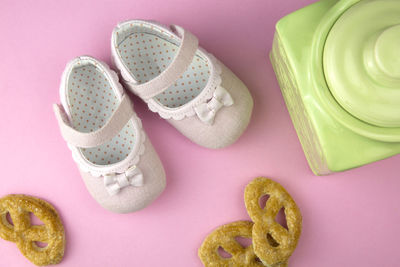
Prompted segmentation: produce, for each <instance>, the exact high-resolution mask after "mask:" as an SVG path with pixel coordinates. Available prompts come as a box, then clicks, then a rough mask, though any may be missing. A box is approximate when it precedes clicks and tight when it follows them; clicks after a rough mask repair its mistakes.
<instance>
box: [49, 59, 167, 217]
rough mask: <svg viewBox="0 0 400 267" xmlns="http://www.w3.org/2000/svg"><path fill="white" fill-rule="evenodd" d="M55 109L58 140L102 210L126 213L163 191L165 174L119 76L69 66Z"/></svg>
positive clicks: (100, 67)
mask: <svg viewBox="0 0 400 267" xmlns="http://www.w3.org/2000/svg"><path fill="white" fill-rule="evenodd" d="M60 98H61V105H57V104H54V112H55V114H56V117H57V120H58V124H59V126H60V130H61V134H62V136H63V138H64V139H65V141H66V142H67V143H68V147H69V148H70V149H71V150H72V156H73V159H74V160H75V161H76V163H77V165H78V167H79V170H80V173H81V175H82V178H83V181H84V182H85V184H86V187H87V189H88V191H89V192H90V194H91V195H92V196H93V198H94V199H95V200H96V201H97V202H99V204H100V205H101V206H103V207H104V208H106V209H108V210H110V211H112V212H116V213H128V212H133V211H137V210H139V209H142V208H144V207H146V206H147V205H148V204H150V203H151V202H152V201H153V200H154V199H155V198H157V197H158V196H159V195H160V194H161V192H162V191H163V190H164V188H165V184H166V182H165V172H164V168H163V166H162V163H161V161H160V159H159V157H158V155H157V153H156V151H155V150H154V148H153V146H152V144H151V142H150V140H149V138H148V137H147V136H146V134H145V132H144V130H143V129H142V124H141V121H140V119H139V118H138V117H137V116H136V113H135V112H134V110H133V107H132V104H131V102H130V100H129V96H128V95H127V94H126V93H124V90H123V88H122V86H121V85H120V84H119V82H118V76H117V75H116V73H115V72H113V71H112V70H110V69H109V67H108V66H107V65H106V64H105V63H102V62H100V61H98V60H96V59H94V58H92V57H89V56H81V57H78V58H75V59H73V60H72V61H71V62H70V63H68V65H67V67H66V69H65V71H64V73H63V76H62V80H61V86H60Z"/></svg>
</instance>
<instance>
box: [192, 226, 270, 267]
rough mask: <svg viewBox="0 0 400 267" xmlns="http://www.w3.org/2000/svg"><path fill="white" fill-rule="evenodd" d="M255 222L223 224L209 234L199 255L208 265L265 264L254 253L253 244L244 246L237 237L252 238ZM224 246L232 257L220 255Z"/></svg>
mask: <svg viewBox="0 0 400 267" xmlns="http://www.w3.org/2000/svg"><path fill="white" fill-rule="evenodd" d="M252 228H253V223H252V222H249V221H237V222H233V223H229V224H225V225H222V226H220V227H218V228H217V229H216V230H214V231H213V232H212V233H211V234H209V235H208V236H207V237H206V239H205V240H204V242H203V244H202V245H201V247H200V249H199V252H198V254H199V257H200V259H201V261H202V262H203V264H204V266H206V267H236V266H250V267H257V266H264V265H263V264H262V263H261V262H260V261H259V259H258V258H257V256H256V255H255V254H254V251H253V247H252V245H250V246H248V247H243V246H242V245H241V244H240V243H238V242H237V241H236V239H235V238H236V237H244V238H251V235H252ZM220 247H221V248H223V249H224V250H225V251H226V252H228V253H229V254H231V255H232V256H231V257H230V258H224V257H222V256H221V255H220V253H219V251H218V249H219V248H220Z"/></svg>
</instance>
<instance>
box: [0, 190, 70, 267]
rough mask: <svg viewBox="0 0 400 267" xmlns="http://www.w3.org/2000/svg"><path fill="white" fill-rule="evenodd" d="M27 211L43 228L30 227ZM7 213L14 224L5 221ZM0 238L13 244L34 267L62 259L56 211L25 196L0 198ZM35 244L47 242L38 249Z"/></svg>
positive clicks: (62, 244)
mask: <svg viewBox="0 0 400 267" xmlns="http://www.w3.org/2000/svg"><path fill="white" fill-rule="evenodd" d="M30 212H32V213H33V214H34V215H35V216H36V217H38V218H39V219H40V220H41V221H42V222H43V223H44V225H31V220H30V214H29V213H30ZM7 213H9V214H10V216H11V219H12V221H13V224H10V223H9V222H8V221H7ZM0 237H1V238H3V239H5V240H8V241H11V242H14V243H16V244H17V247H18V248H19V250H20V251H21V252H22V254H23V255H24V256H25V257H26V258H28V259H29V260H30V261H31V262H33V263H34V264H36V265H50V264H57V263H59V262H60V261H61V260H62V258H63V256H64V247H65V234H64V227H63V225H62V222H61V220H60V217H59V216H58V214H57V211H56V210H55V209H54V207H53V206H51V205H50V204H49V203H47V202H45V201H43V200H41V199H39V198H35V197H31V196H26V195H8V196H5V197H3V198H1V199H0ZM35 242H43V243H47V246H46V247H44V248H41V247H39V246H37V245H36V243H35Z"/></svg>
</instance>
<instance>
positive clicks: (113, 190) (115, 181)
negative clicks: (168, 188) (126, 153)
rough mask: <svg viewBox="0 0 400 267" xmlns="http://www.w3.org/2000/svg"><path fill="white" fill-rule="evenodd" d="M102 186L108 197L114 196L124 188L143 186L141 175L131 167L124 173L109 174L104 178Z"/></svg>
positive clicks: (140, 172) (136, 168) (137, 169)
mask: <svg viewBox="0 0 400 267" xmlns="http://www.w3.org/2000/svg"><path fill="white" fill-rule="evenodd" d="M104 185H105V187H106V190H107V192H108V194H110V196H114V195H116V194H118V193H119V191H120V190H121V189H122V188H124V187H126V186H129V185H131V186H136V187H140V186H143V173H142V171H141V170H140V169H139V168H138V167H136V166H132V167H130V168H129V169H128V170H126V171H125V172H124V173H111V174H107V175H105V176H104Z"/></svg>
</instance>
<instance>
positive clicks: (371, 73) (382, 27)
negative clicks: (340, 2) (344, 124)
mask: <svg viewBox="0 0 400 267" xmlns="http://www.w3.org/2000/svg"><path fill="white" fill-rule="evenodd" d="M323 68H324V76H325V79H326V82H327V85H328V87H329V90H330V92H331V94H332V95H333V96H334V98H335V100H336V101H337V103H338V104H339V105H340V106H341V107H342V108H343V109H345V110H346V111H347V112H348V113H350V114H351V115H352V116H354V117H355V118H357V119H359V120H361V121H362V122H364V123H365V124H370V125H371V126H372V127H373V126H375V127H374V128H376V127H380V128H400V0H363V1H360V2H358V3H356V4H354V5H352V6H351V7H350V8H348V9H347V10H346V11H345V12H344V13H343V14H342V15H341V16H340V17H339V18H338V19H337V21H336V22H335V23H334V25H333V26H332V28H331V29H330V31H329V33H328V36H327V39H326V43H325V46H324V50H323ZM342 119H346V118H343V117H342ZM365 127H369V126H365ZM365 127H361V128H364V130H366V129H365ZM381 130H384V129H381ZM388 130H389V129H388ZM393 130H396V129H392V131H393ZM382 133H383V132H382ZM378 139H379V138H378Z"/></svg>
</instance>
